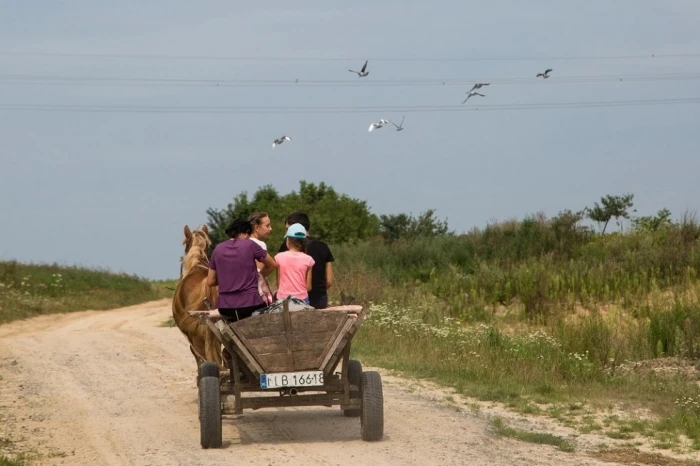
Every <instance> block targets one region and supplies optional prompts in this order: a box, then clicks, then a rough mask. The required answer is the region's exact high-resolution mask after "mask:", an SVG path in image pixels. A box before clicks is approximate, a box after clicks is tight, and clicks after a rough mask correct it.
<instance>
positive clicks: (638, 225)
mask: <svg viewBox="0 0 700 466" xmlns="http://www.w3.org/2000/svg"><path fill="white" fill-rule="evenodd" d="M672 224H673V222H672V221H671V211H670V210H668V209H666V208H664V209H661V210H659V211H658V212H657V213H656V215H647V216H644V217H638V218H635V219H633V220H632V225H633V226H634V229H635V230H639V231H658V230H662V229H664V228H667V227H670V226H671V225H672Z"/></svg>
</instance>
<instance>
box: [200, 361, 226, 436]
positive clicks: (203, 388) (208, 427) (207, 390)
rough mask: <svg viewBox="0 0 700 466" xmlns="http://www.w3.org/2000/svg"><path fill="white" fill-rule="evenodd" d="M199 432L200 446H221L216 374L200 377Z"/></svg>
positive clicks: (219, 403) (219, 405) (219, 399)
mask: <svg viewBox="0 0 700 466" xmlns="http://www.w3.org/2000/svg"><path fill="white" fill-rule="evenodd" d="M205 364H206V363H205ZM203 365H204V364H203ZM199 432H200V442H201V444H202V448H219V447H221V392H220V387H219V377H218V376H216V377H212V376H207V377H202V378H201V380H200V381H199Z"/></svg>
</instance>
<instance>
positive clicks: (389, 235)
mask: <svg viewBox="0 0 700 466" xmlns="http://www.w3.org/2000/svg"><path fill="white" fill-rule="evenodd" d="M379 231H380V232H381V234H382V236H383V237H384V239H385V240H386V241H388V242H390V243H391V242H394V241H398V240H399V239H415V238H420V237H434V236H445V235H447V234H448V226H447V220H438V219H437V218H435V209H428V210H426V211H425V212H423V213H421V214H420V215H418V217H413V216H412V215H406V214H398V215H382V216H380V218H379Z"/></svg>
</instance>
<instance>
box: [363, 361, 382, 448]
mask: <svg viewBox="0 0 700 466" xmlns="http://www.w3.org/2000/svg"><path fill="white" fill-rule="evenodd" d="M360 389H361V391H362V408H361V411H362V413H361V416H360V423H361V431H362V440H366V441H370V442H372V441H376V440H381V438H382V437H383V436H384V395H383V394H382V377H381V376H380V375H379V372H375V371H368V372H363V373H362V375H361V377H360Z"/></svg>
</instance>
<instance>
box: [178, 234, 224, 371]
mask: <svg viewBox="0 0 700 466" xmlns="http://www.w3.org/2000/svg"><path fill="white" fill-rule="evenodd" d="M183 244H184V245H185V257H184V258H183V259H182V264H181V274H182V275H181V278H180V282H179V283H178V285H177V288H175V295H174V296H173V319H174V320H175V325H177V327H178V328H179V329H180V331H181V332H182V333H183V334H184V335H185V337H187V340H188V341H189V342H190V351H192V354H193V355H194V359H195V361H196V363H197V367H198V368H199V365H200V364H201V363H202V362H204V361H213V362H215V363H216V364H217V365H218V366H219V367H221V365H222V357H221V343H220V342H219V340H217V339H216V337H215V336H214V334H213V333H212V331H211V329H209V327H208V326H207V325H206V324H205V323H203V322H201V321H200V320H199V318H198V317H193V316H191V315H189V313H188V311H204V310H207V309H208V304H209V303H211V305H212V306H217V303H218V301H219V293H218V289H217V288H216V287H208V286H207V284H206V280H207V274H208V273H209V259H208V257H207V247H208V246H209V245H210V244H211V240H210V239H209V231H208V230H207V227H206V225H203V226H202V227H201V228H200V229H199V230H195V231H190V228H189V226H187V225H185V240H184V241H183ZM207 299H208V303H207Z"/></svg>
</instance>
